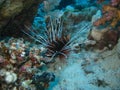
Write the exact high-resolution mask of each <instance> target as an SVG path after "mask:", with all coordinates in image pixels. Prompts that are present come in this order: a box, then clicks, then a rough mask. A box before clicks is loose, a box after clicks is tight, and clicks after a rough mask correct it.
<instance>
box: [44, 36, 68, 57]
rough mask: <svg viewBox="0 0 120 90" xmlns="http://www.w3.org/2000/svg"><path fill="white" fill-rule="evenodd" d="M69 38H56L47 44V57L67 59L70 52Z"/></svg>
mask: <svg viewBox="0 0 120 90" xmlns="http://www.w3.org/2000/svg"><path fill="white" fill-rule="evenodd" d="M69 40H70V37H69V36H61V37H60V38H58V37H56V39H55V40H53V41H51V42H49V44H48V46H47V47H46V48H47V51H46V56H48V57H59V58H67V54H68V53H69V52H70V47H69Z"/></svg>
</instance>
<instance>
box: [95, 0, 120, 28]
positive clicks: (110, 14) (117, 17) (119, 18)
mask: <svg viewBox="0 0 120 90" xmlns="http://www.w3.org/2000/svg"><path fill="white" fill-rule="evenodd" d="M119 4H120V0H111V3H110V5H104V6H103V8H102V13H103V16H102V17H101V18H100V19H98V20H97V21H95V22H94V25H95V26H99V25H106V23H107V25H110V26H111V27H116V26H117V25H118V24H119V22H120V6H119Z"/></svg>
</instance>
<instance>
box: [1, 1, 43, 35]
mask: <svg viewBox="0 0 120 90" xmlns="http://www.w3.org/2000/svg"><path fill="white" fill-rule="evenodd" d="M41 2H42V0H37V1H35V0H0V32H1V34H3V33H4V34H7V35H8V34H11V33H12V32H14V33H15V30H16V29H17V31H19V30H18V29H20V27H21V26H22V25H25V24H28V22H29V23H30V22H32V20H33V18H34V15H35V14H36V11H37V7H38V5H39V3H41ZM35 8H36V9H35Z"/></svg>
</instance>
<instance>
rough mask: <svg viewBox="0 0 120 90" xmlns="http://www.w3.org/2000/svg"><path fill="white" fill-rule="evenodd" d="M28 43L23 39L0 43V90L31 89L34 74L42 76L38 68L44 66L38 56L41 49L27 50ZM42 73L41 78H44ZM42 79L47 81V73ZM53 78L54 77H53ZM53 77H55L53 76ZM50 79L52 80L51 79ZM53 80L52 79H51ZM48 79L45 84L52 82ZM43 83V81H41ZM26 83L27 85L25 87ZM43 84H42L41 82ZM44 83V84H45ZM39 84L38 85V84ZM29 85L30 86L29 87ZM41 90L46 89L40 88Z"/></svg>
mask: <svg viewBox="0 0 120 90" xmlns="http://www.w3.org/2000/svg"><path fill="white" fill-rule="evenodd" d="M29 45H30V43H27V42H26V43H24V40H23V39H14V38H11V39H10V40H9V41H8V43H6V42H5V41H1V42H0V78H1V80H0V86H1V87H0V89H1V90H6V89H10V90H13V88H17V89H19V90H21V89H22V90H24V89H25V88H26V89H27V88H32V86H31V85H30V84H32V85H33V83H32V81H34V80H32V78H33V77H34V74H35V73H36V72H39V73H40V74H42V71H39V69H38V68H40V67H42V65H43V64H44V63H43V62H42V60H43V58H42V56H41V55H40V53H41V52H42V48H41V49H39V48H37V47H31V48H29ZM44 74H45V73H43V75H42V76H44ZM45 75H48V76H45V77H43V78H47V79H49V77H51V76H50V75H53V74H50V75H49V73H46V74H45ZM53 76H54V75H53ZM54 77H55V76H54ZM51 79H52V78H51ZM52 80H53V79H52ZM52 80H50V79H49V81H48V82H47V84H48V83H49V82H50V81H52ZM41 82H43V81H41ZM27 83H28V85H26V84H27ZM43 83H44V82H43ZM45 83H46V82H45ZM38 84H39V83H38ZM29 85H30V86H29ZM42 87H43V88H47V87H44V86H42Z"/></svg>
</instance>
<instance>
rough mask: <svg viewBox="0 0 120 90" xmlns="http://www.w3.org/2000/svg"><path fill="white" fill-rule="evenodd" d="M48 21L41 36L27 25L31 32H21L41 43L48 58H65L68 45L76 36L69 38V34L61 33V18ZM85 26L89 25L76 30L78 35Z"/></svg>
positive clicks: (67, 52)
mask: <svg viewBox="0 0 120 90" xmlns="http://www.w3.org/2000/svg"><path fill="white" fill-rule="evenodd" d="M49 21H50V26H49V28H47V27H45V33H44V34H43V35H42V36H41V35H40V34H39V32H38V31H37V30H34V29H30V28H28V27H27V29H28V30H29V31H30V32H31V33H27V32H25V31H23V32H24V33H25V34H27V35H28V36H30V37H31V38H32V39H34V40H36V41H37V42H39V43H41V44H42V45H43V46H44V47H45V48H46V52H45V55H46V56H47V57H50V58H51V59H50V60H52V59H53V58H55V57H59V58H67V55H68V54H69V52H70V51H71V47H70V45H71V43H72V42H73V41H74V40H75V39H76V38H77V37H78V36H75V37H73V38H70V35H64V34H63V20H62V18H57V19H55V20H53V19H51V18H50V20H49ZM87 28H89V26H87V25H84V27H82V28H81V29H80V31H79V32H77V33H78V35H79V33H80V32H81V30H82V31H83V30H85V29H87Z"/></svg>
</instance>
